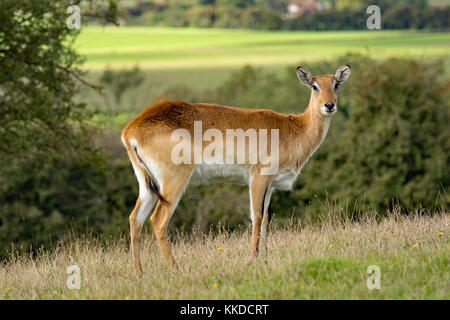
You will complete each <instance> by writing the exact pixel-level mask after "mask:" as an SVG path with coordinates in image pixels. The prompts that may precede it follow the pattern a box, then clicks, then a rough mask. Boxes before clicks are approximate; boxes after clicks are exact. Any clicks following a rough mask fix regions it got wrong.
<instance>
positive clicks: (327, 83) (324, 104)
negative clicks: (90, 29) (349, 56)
mask: <svg viewBox="0 0 450 320" xmlns="http://www.w3.org/2000/svg"><path fill="white" fill-rule="evenodd" d="M297 76H298V78H299V80H300V82H301V83H303V84H304V85H305V86H307V87H309V88H311V100H310V103H309V104H310V106H311V105H312V106H313V107H314V108H315V109H316V110H318V111H319V112H320V113H321V114H322V115H324V116H331V115H333V114H334V113H336V110H337V91H338V87H339V85H340V84H342V83H344V82H346V81H347V80H348V78H349V76H350V66H349V65H348V64H347V65H345V66H342V67H340V68H339V69H337V71H336V73H335V74H334V75H331V74H330V75H324V76H315V77H314V76H313V75H312V73H311V72H310V71H309V70H308V69H306V68H305V67H302V66H300V67H297Z"/></svg>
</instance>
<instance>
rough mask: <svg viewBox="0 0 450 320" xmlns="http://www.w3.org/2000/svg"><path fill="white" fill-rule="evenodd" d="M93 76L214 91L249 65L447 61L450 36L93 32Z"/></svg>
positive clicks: (89, 36)
mask: <svg viewBox="0 0 450 320" xmlns="http://www.w3.org/2000/svg"><path fill="white" fill-rule="evenodd" d="M76 48H77V50H78V51H79V52H80V53H81V54H83V55H85V56H86V57H87V61H86V63H85V65H84V67H85V68H86V69H89V70H102V69H104V68H105V67H110V68H113V69H120V68H129V67H132V66H135V65H138V66H139V67H140V68H141V69H145V70H147V72H148V73H149V75H153V76H155V77H157V78H158V79H159V80H160V81H162V82H164V83H166V84H179V83H189V85H191V86H194V87H205V86H214V85H216V84H219V83H221V82H222V80H223V79H225V78H227V77H228V76H229V74H230V72H231V71H232V70H236V69H238V68H240V67H241V66H242V65H244V64H252V65H257V66H262V67H264V69H265V70H268V71H275V72H277V71H278V70H281V71H283V72H284V67H285V66H287V65H293V64H298V63H304V64H307V63H308V62H311V61H318V60H323V59H332V58H334V57H336V56H340V55H343V54H346V53H348V52H359V53H368V54H370V55H371V56H373V57H375V58H387V57H393V56H394V57H405V56H411V57H418V58H425V59H430V58H441V57H443V58H445V60H446V64H447V65H449V63H450V58H449V56H450V55H449V53H450V33H432V32H420V31H410V30H408V31H384V30H382V31H337V32H336V31H332V32H303V31H295V32H291V31H254V30H230V29H227V30H225V29H194V28H151V27H122V28H117V27H105V28H102V27H86V28H84V29H83V30H82V33H81V35H80V37H79V38H78V40H77V42H76Z"/></svg>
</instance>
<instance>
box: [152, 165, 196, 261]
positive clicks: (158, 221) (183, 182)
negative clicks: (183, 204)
mask: <svg viewBox="0 0 450 320" xmlns="http://www.w3.org/2000/svg"><path fill="white" fill-rule="evenodd" d="M192 170H193V169H192V168H189V167H185V168H184V169H181V168H180V170H179V171H178V172H177V176H176V179H174V178H173V177H171V178H166V179H163V182H162V184H161V195H162V197H163V198H164V199H165V200H166V201H167V202H163V201H161V200H158V203H157V204H156V207H155V210H154V211H153V213H152V216H151V217H150V221H151V222H152V225H153V230H154V231H155V236H156V241H157V242H158V245H159V247H160V249H161V252H162V254H163V256H164V258H165V259H166V261H167V263H168V264H169V267H170V268H171V269H177V264H176V262H175V258H174V257H173V254H172V248H171V245H170V242H169V238H168V235H167V226H168V224H169V221H170V218H171V217H172V214H173V212H174V211H175V209H176V207H177V205H178V202H179V201H180V198H181V196H182V194H183V191H184V189H185V188H186V186H187V184H188V183H189V179H190V177H191V173H192Z"/></svg>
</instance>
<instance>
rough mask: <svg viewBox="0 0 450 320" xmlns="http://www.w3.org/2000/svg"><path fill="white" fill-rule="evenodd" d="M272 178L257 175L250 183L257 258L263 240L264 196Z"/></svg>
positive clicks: (253, 246) (253, 235)
mask: <svg viewBox="0 0 450 320" xmlns="http://www.w3.org/2000/svg"><path fill="white" fill-rule="evenodd" d="M270 180H271V177H270V176H264V175H260V174H257V175H255V176H254V177H253V179H252V180H251V182H250V210H251V218H252V224H253V230H252V242H251V250H252V254H253V255H254V256H255V257H257V256H258V252H259V242H260V238H261V223H262V219H263V211H264V196H265V194H266V190H267V187H268V185H269V183H270Z"/></svg>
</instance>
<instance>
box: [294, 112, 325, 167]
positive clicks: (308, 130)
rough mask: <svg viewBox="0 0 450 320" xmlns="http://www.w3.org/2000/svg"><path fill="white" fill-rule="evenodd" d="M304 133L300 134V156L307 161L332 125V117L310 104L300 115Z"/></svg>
mask: <svg viewBox="0 0 450 320" xmlns="http://www.w3.org/2000/svg"><path fill="white" fill-rule="evenodd" d="M300 117H301V121H302V123H303V126H302V131H303V132H302V134H301V135H300V137H301V141H300V143H299V146H300V150H299V151H300V155H299V156H300V158H301V159H302V160H304V161H306V160H307V159H308V158H309V157H310V156H311V155H312V154H313V153H314V152H315V151H316V150H317V149H318V148H319V146H320V145H321V144H322V142H323V140H324V139H325V137H326V135H327V132H328V129H329V127H330V122H331V117H327V116H323V115H322V114H321V113H320V111H318V110H317V108H315V107H314V105H312V104H310V105H309V106H308V108H307V109H306V110H305V112H304V113H302V114H301V115H300Z"/></svg>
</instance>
